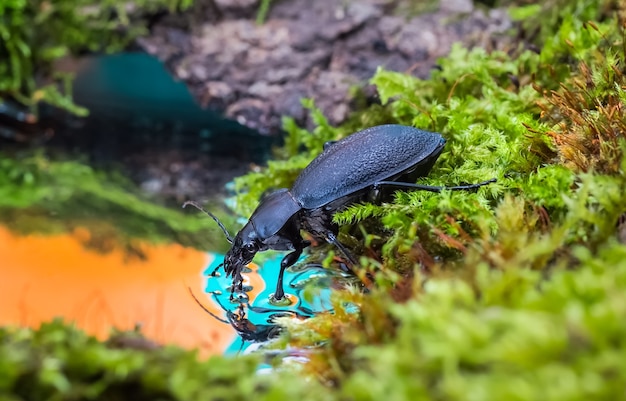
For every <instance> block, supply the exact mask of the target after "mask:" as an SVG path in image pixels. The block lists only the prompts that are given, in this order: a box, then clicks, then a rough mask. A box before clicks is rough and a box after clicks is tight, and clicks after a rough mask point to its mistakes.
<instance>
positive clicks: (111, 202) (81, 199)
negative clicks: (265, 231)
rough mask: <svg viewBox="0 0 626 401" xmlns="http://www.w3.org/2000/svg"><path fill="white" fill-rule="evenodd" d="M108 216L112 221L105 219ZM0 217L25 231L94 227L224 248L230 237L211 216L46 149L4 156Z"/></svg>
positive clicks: (127, 238)
mask: <svg viewBox="0 0 626 401" xmlns="http://www.w3.org/2000/svg"><path fill="white" fill-rule="evenodd" d="M103 215H106V216H109V217H110V220H108V221H106V222H104V221H102V219H101V217H102V216H103ZM0 220H1V221H2V222H3V223H4V224H7V225H8V226H9V227H10V228H11V229H13V230H16V231H19V232H31V231H37V232H48V233H55V232H65V231H68V230H71V229H73V228H74V227H78V226H81V227H87V228H93V229H94V230H93V233H94V235H97V233H98V232H100V233H101V234H102V235H105V236H111V235H113V236H118V237H120V238H119V239H120V240H122V242H123V243H124V242H132V240H133V239H145V240H148V241H151V242H162V241H165V240H175V241H178V242H180V243H182V244H185V245H192V246H196V247H199V248H203V249H206V247H207V246H208V244H212V245H211V247H212V248H214V249H215V248H218V249H219V248H220V247H223V246H224V242H225V241H224V239H223V235H222V234H221V232H219V230H217V228H216V227H215V224H214V222H213V221H212V220H210V219H208V218H202V217H201V216H199V215H198V214H197V213H185V214H182V213H181V211H177V210H172V209H170V208H166V207H164V206H159V205H157V204H154V203H151V202H148V201H147V200H146V199H142V198H141V197H140V196H138V195H137V193H136V191H134V190H132V186H131V184H130V183H129V182H128V181H126V180H125V179H123V178H122V177H114V176H111V175H108V176H107V175H105V174H103V173H99V172H96V171H94V170H93V169H92V168H91V167H89V166H87V165H85V164H82V163H80V162H75V161H60V160H56V161H55V160H50V159H49V158H47V157H45V156H43V155H42V154H33V155H24V156H21V157H15V158H13V157H11V158H8V157H2V158H0ZM95 242H97V241H95ZM94 245H96V244H94Z"/></svg>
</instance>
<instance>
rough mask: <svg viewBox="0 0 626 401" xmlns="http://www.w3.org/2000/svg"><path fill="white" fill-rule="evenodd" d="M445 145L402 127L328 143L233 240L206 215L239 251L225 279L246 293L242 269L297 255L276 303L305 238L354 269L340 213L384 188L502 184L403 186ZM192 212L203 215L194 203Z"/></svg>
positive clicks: (227, 261)
mask: <svg viewBox="0 0 626 401" xmlns="http://www.w3.org/2000/svg"><path fill="white" fill-rule="evenodd" d="M445 143H446V141H445V139H444V138H443V137H442V136H441V135H439V134H437V133H434V132H428V131H423V130H420V129H416V128H412V127H407V126H402V125H380V126H376V127H371V128H367V129H365V130H363V131H359V132H357V133H354V134H352V135H350V136H348V137H346V138H343V139H341V140H339V141H335V142H329V143H327V144H326V145H325V146H324V151H323V152H322V153H321V154H320V155H319V156H317V157H316V158H315V159H313V161H312V162H311V163H310V164H309V165H308V166H307V167H306V168H305V169H304V170H303V171H302V172H301V173H300V175H299V176H298V178H296V181H295V182H294V184H293V186H292V187H291V189H290V190H289V189H279V190H278V191H276V192H273V193H272V194H270V195H268V196H267V197H266V198H265V199H263V200H262V202H261V203H260V204H259V206H258V207H257V209H256V210H255V211H254V213H252V216H251V217H250V219H249V220H248V223H247V224H246V225H245V226H244V227H243V228H242V229H241V231H239V232H238V233H237V235H236V236H235V238H234V239H233V238H232V237H231V236H230V235H229V234H228V232H227V231H226V229H225V228H224V226H223V225H222V224H221V223H220V222H219V221H218V220H217V218H216V217H215V216H213V215H212V214H211V213H209V212H206V211H205V212H206V213H207V214H209V215H210V216H211V217H212V218H213V219H214V220H216V221H217V222H218V224H219V225H220V227H221V228H222V230H223V231H224V233H225V234H226V236H227V238H228V240H229V242H230V243H231V244H232V247H231V248H230V250H229V251H228V252H227V253H226V256H225V258H224V262H223V263H222V264H221V265H220V266H218V268H219V267H221V266H222V265H223V266H224V271H225V272H226V276H227V277H232V279H233V287H232V288H233V291H234V290H235V288H238V289H239V291H241V290H242V288H243V277H242V276H241V272H242V269H243V268H244V267H245V266H246V265H247V264H248V263H250V262H251V261H252V258H254V255H255V254H256V253H257V252H261V251H266V250H268V249H274V250H278V251H292V252H291V253H289V254H287V255H286V256H285V257H284V258H283V260H282V261H281V265H280V273H279V276H278V283H277V286H276V291H275V293H274V298H275V299H282V298H283V297H284V291H283V274H284V271H285V269H286V268H287V267H289V266H291V265H293V264H294V263H295V262H296V261H297V260H298V258H299V257H300V255H301V254H302V250H303V249H304V248H306V247H307V246H309V245H310V242H309V241H305V240H304V239H303V238H302V236H301V234H300V230H304V231H307V232H308V233H309V234H311V235H312V236H313V237H314V238H320V239H324V240H325V241H327V242H329V243H331V244H333V245H335V246H336V247H337V248H338V249H339V250H340V251H341V252H342V253H343V254H344V255H345V256H346V258H347V259H348V260H349V261H350V263H351V264H352V265H355V264H356V263H357V262H356V260H355V259H354V258H353V257H352V256H351V255H350V253H349V252H348V251H347V250H346V249H345V247H344V246H343V245H342V244H341V243H340V242H339V241H338V240H337V233H338V229H339V227H338V226H337V225H336V224H334V223H333V222H332V217H333V214H334V213H335V212H337V211H339V210H341V209H343V208H345V207H346V206H347V205H349V204H351V203H354V202H358V201H364V200H374V201H375V200H376V199H377V198H378V197H379V195H380V190H381V189H383V188H385V187H390V188H393V187H396V188H406V189H420V190H426V191H431V192H440V191H441V190H443V189H447V190H467V189H474V188H478V187H480V186H482V185H485V184H488V183H490V182H494V181H495V179H491V180H488V181H484V182H481V183H478V184H471V185H462V186H454V187H436V186H428V185H419V184H414V183H409V182H399V181H397V180H399V179H402V180H405V181H406V180H408V181H412V182H415V180H416V179H417V178H418V177H423V176H426V175H427V174H428V173H429V172H430V170H431V168H432V167H433V165H434V164H435V161H436V160H437V158H438V157H439V155H440V154H441V152H442V151H443V147H444V145H445ZM187 204H192V205H194V206H196V207H198V208H200V207H199V206H198V205H196V204H195V203H193V202H186V203H185V205H187ZM185 205H183V207H184V206H185Z"/></svg>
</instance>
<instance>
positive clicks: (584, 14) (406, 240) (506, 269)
mask: <svg viewBox="0 0 626 401" xmlns="http://www.w3.org/2000/svg"><path fill="white" fill-rule="evenodd" d="M618 6H619V5H617V4H616V3H615V2H610V1H602V0H599V1H582V0H580V1H572V2H560V1H556V2H546V3H542V5H541V6H540V7H537V6H533V7H530V8H526V9H524V10H521V12H518V14H517V16H518V17H519V18H528V19H527V20H524V21H523V22H522V25H523V26H524V27H526V28H525V29H528V30H530V31H532V30H533V29H538V28H537V27H541V31H540V34H538V35H534V40H535V41H536V44H537V45H539V49H540V52H535V51H528V50H524V49H521V48H520V49H519V50H514V51H510V52H508V53H504V52H492V53H487V52H486V51H484V50H482V49H473V50H466V49H463V48H461V47H460V46H455V47H454V48H453V50H452V52H451V54H450V55H449V56H448V57H446V58H444V59H442V60H440V63H439V65H440V67H441V68H440V69H439V70H435V71H433V72H432V75H431V77H430V79H428V80H420V79H417V78H414V77H412V76H409V75H406V74H402V73H396V72H390V71H385V70H384V69H382V68H381V69H379V71H378V72H377V74H376V75H375V76H374V77H373V79H372V81H371V82H372V83H373V84H374V85H375V86H376V87H377V89H378V93H379V94H380V99H381V101H382V103H383V106H382V107H373V108H371V109H370V110H368V111H366V112H365V113H364V114H363V115H359V116H355V117H354V118H353V119H352V120H351V121H350V122H349V123H348V124H346V125H344V126H342V127H339V128H337V129H335V130H333V129H332V128H330V127H328V126H327V125H325V121H324V120H323V119H320V117H319V115H317V118H318V120H320V121H321V127H320V128H319V132H318V131H315V132H314V133H313V135H309V134H307V133H306V132H305V131H303V130H301V129H299V128H297V127H295V126H294V125H293V124H292V123H290V122H289V121H288V122H287V123H286V125H285V127H286V129H287V131H288V132H289V139H288V140H287V146H286V148H285V149H282V150H279V151H278V152H277V155H278V157H280V158H284V159H288V158H289V157H293V156H294V155H296V154H298V156H296V157H295V158H292V159H289V160H281V161H279V162H276V163H277V164H272V165H270V166H269V167H268V169H267V170H263V171H259V172H257V173H256V175H254V176H248V177H244V178H242V179H240V180H239V181H238V182H239V183H240V185H239V189H240V190H246V191H247V190H250V191H254V193H255V194H256V195H258V194H261V193H262V192H263V191H264V190H265V189H267V188H270V187H272V186H273V185H272V184H274V183H276V182H279V183H280V185H281V186H288V185H289V184H290V183H291V180H293V178H294V177H295V176H296V174H297V171H298V168H301V166H304V165H306V163H307V162H308V161H309V160H311V159H312V158H313V157H314V156H315V155H316V154H317V152H319V149H320V146H321V143H322V142H323V141H324V140H327V139H336V138H340V137H343V136H345V135H346V134H349V133H350V132H353V131H354V130H355V128H359V129H360V128H363V127H364V126H367V125H373V124H380V123H390V122H393V123H400V124H405V125H411V126H415V127H419V128H422V129H427V130H431V131H437V132H440V133H442V135H443V136H444V137H445V138H446V139H447V145H446V148H445V150H444V152H443V153H442V155H441V157H440V158H439V160H438V162H437V163H436V164H435V166H434V168H433V170H432V172H431V174H430V175H429V176H428V177H426V178H423V179H421V182H422V183H424V184H429V185H455V184H458V183H463V182H477V181H481V180H485V179H488V178H491V177H496V178H498V183H497V184H493V185H490V186H487V187H483V188H481V189H480V190H478V191H477V192H475V193H467V192H458V193H456V192H444V193H441V194H432V193H425V192H419V191H413V192H402V191H399V192H397V193H396V195H395V197H394V199H393V200H392V201H391V202H389V203H385V204H382V205H371V204H364V205H353V206H350V207H349V208H348V209H347V210H345V211H343V212H341V213H339V214H337V215H336V216H335V222H337V223H339V224H341V225H346V224H358V225H360V227H361V228H362V231H365V227H367V230H369V231H368V232H367V233H365V234H364V235H363V237H364V238H365V240H364V241H363V242H364V243H365V246H364V249H363V248H355V249H354V250H353V251H355V253H357V254H359V253H361V252H362V253H363V254H364V255H368V257H367V258H366V257H362V258H361V262H362V265H363V266H359V267H357V268H355V270H356V274H357V275H359V277H360V279H361V281H362V283H363V285H364V286H366V287H367V288H368V290H369V291H368V293H367V294H363V293H361V292H360V291H358V290H356V289H354V288H351V287H348V288H346V289H344V290H343V291H337V292H335V293H334V295H333V299H332V302H331V303H332V305H331V306H332V308H333V310H334V312H333V313H332V314H325V315H320V316H317V317H315V318H313V319H310V320H308V321H306V322H304V323H302V322H298V323H294V322H293V321H285V322H284V324H285V326H286V327H287V329H288V330H287V332H288V334H287V337H286V339H285V341H287V342H289V343H290V344H292V345H296V346H300V347H307V346H310V345H311V344H320V343H323V344H324V346H323V347H320V349H319V352H318V353H317V354H314V355H313V356H312V358H311V361H310V362H309V363H308V364H307V365H306V366H307V368H308V369H309V370H310V371H312V372H313V373H314V375H315V376H316V377H319V378H320V379H321V380H322V381H323V382H324V383H327V384H332V385H333V386H334V388H336V389H337V393H336V397H337V398H338V399H354V400H378V399H396V400H405V399H407V400H408V399H411V400H414V399H440V400H457V399H458V400H467V399H470V400H489V399H493V400H502V399H515V400H540V399H541V400H578V399H580V400H587V399H607V400H610V399H619V398H622V397H623V394H624V391H625V389H626V384H625V383H626V376H625V375H624V371H625V369H626V362H625V361H626V342H625V341H624V338H626V326H625V325H624V324H623V322H624V321H625V320H626V308H624V306H623V305H626V299H624V294H626V263H625V262H624V261H625V259H626V245H625V244H626V223H625V221H626V218H625V216H626V192H625V191H624V188H626V158H625V157H624V150H625V149H626V134H625V132H626V127H625V126H624V120H625V118H624V114H623V113H624V110H626V103H625V102H626V96H624V87H625V85H626V82H624V66H626V50H625V49H626V47H625V42H624V38H625V37H626V35H625V32H624V26H623V22H620V21H618V18H617V17H616V14H615V13H610V12H609V11H611V10H615V9H618ZM545 7H548V8H545ZM621 7H622V10H619V9H618V11H621V12H623V11H624V10H623V5H621ZM518 11H519V10H518ZM589 19H591V20H592V21H589ZM533 27H534V28H533ZM531 36H532V35H531ZM309 106H312V105H311V104H309ZM359 123H360V124H359ZM322 133H323V134H322ZM302 150H304V152H302V153H298V152H300V151H302ZM286 166H289V167H290V169H289V174H285V172H286V171H287V169H286V168H285V167H286ZM277 167H280V168H277ZM268 177H271V178H268ZM240 206H241V205H240ZM253 207H254V205H253V203H252V202H250V199H246V202H245V207H244V208H240V209H239V210H240V211H246V212H248V211H249V210H251V209H253ZM354 232H355V230H352V231H346V232H344V233H343V234H344V236H345V235H346V234H348V233H349V234H354ZM372 232H373V233H375V234H372ZM374 236H377V237H380V238H383V239H385V240H386V243H385V245H384V246H382V247H380V246H379V247H373V246H372V245H371V242H370V240H371V239H372V238H373V237H374Z"/></svg>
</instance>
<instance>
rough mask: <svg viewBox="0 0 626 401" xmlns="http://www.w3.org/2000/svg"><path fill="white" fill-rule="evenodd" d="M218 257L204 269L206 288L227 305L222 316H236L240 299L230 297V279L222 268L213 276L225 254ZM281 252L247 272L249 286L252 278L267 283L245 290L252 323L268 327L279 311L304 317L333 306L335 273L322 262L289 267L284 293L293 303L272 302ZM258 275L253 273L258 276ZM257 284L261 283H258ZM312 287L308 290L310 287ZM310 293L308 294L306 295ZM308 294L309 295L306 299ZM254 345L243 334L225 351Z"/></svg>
mask: <svg viewBox="0 0 626 401" xmlns="http://www.w3.org/2000/svg"><path fill="white" fill-rule="evenodd" d="M213 256H215V258H214V259H213V262H212V263H211V264H210V265H209V266H208V267H207V268H206V269H205V270H204V273H203V274H204V276H205V277H206V279H207V281H206V287H205V292H206V293H208V294H211V295H212V298H213V302H216V303H218V304H221V307H223V308H226V309H227V311H224V314H223V318H224V319H228V316H229V315H230V316H231V317H232V316H233V313H236V312H237V310H238V308H239V306H240V302H239V301H231V300H230V295H231V294H230V285H231V279H230V278H228V279H227V278H226V277H225V274H224V272H223V270H222V269H220V271H219V273H220V275H219V276H215V277H213V276H211V273H213V271H214V270H215V268H216V267H217V266H218V265H219V264H220V263H222V261H223V259H224V255H220V254H213ZM281 260H282V256H281V255H277V256H276V257H274V258H271V259H267V260H266V261H265V262H264V263H263V266H262V267H259V268H258V271H255V270H252V271H248V272H246V273H244V286H250V285H251V282H259V281H261V282H262V283H264V284H263V285H264V288H263V290H262V291H261V292H260V293H257V292H258V290H259V289H258V288H254V287H252V288H249V289H248V290H247V291H246V292H247V293H248V294H249V295H250V294H252V295H250V299H249V301H248V304H247V306H248V307H246V308H245V313H246V316H245V317H246V319H248V320H249V321H250V323H252V324H253V325H259V327H267V326H268V325H273V324H274V323H273V322H272V319H273V318H274V317H276V316H280V315H285V314H289V315H294V316H298V317H301V318H306V317H311V316H313V315H314V314H315V313H317V312H321V311H327V310H329V309H330V303H329V298H330V279H331V276H332V274H331V273H329V271H328V270H326V269H324V268H322V267H321V266H320V265H315V264H305V265H298V264H296V266H294V267H292V268H290V269H287V270H286V272H285V280H284V282H285V293H286V294H287V295H288V297H289V299H290V300H291V303H290V304H289V305H282V304H280V305H278V304H276V303H275V302H271V296H272V294H273V293H274V291H275V289H276V283H277V281H278V272H279V270H280V261H281ZM255 275H256V277H253V276H255ZM257 286H258V284H257ZM309 289H312V292H311V293H309V292H308V290H309ZM308 294H310V295H309V296H307V295H308ZM305 298H307V299H305ZM250 345H251V342H249V341H246V342H244V341H243V340H242V338H241V337H239V336H238V337H237V339H236V340H235V341H233V343H231V345H230V346H229V347H228V349H227V350H226V351H225V354H234V353H237V352H239V351H240V350H243V349H245V348H247V347H248V346H250Z"/></svg>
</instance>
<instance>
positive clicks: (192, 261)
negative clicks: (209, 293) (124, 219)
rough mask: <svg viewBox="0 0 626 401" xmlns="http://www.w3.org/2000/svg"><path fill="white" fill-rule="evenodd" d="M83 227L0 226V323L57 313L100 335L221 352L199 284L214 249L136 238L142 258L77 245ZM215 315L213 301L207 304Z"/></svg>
mask: <svg viewBox="0 0 626 401" xmlns="http://www.w3.org/2000/svg"><path fill="white" fill-rule="evenodd" d="M85 235H86V233H84V232H81V230H76V231H75V232H74V233H72V234H64V235H55V236H42V235H28V236H18V235H16V234H13V233H11V232H10V231H8V230H7V229H5V228H3V227H0V255H2V256H1V260H0V275H1V276H2V280H1V281H0V294H2V302H1V303H0V324H1V325H7V324H8V325H21V326H30V327H38V326H39V325H40V324H41V322H45V321H50V320H51V319H54V318H55V317H62V318H63V319H64V320H66V321H72V322H75V323H76V324H77V325H78V326H79V327H81V328H82V329H84V330H86V331H87V332H89V333H90V334H93V335H96V336H97V337H99V338H101V339H103V338H106V337H107V336H108V334H109V333H110V330H111V328H112V327H116V328H119V329H125V330H130V329H133V328H134V327H136V326H140V327H141V331H142V333H144V335H146V336H147V337H148V338H149V339H152V340H154V341H156V342H158V343H162V344H166V343H173V344H178V345H180V346H183V347H186V348H192V347H194V348H198V349H199V350H200V351H201V354H203V355H210V354H215V353H223V352H224V351H225V350H226V349H227V348H228V347H229V346H230V345H231V344H232V343H233V342H234V341H235V339H236V337H237V336H236V333H235V331H234V330H233V329H232V327H230V326H228V325H225V324H223V323H221V322H219V321H216V320H215V319H212V318H210V317H209V316H207V313H206V312H205V311H204V310H202V309H201V308H200V307H198V305H197V304H196V302H195V300H194V299H193V297H191V296H190V294H189V290H188V288H192V289H193V288H196V289H198V290H200V289H201V288H202V284H203V281H204V276H203V271H204V270H205V269H206V267H207V266H208V265H209V264H211V263H212V261H213V259H214V256H212V255H210V254H208V253H205V252H201V251H197V250H194V249H191V248H185V247H183V246H180V245H176V244H168V245H143V246H142V247H141V248H142V251H143V253H144V255H145V257H144V258H139V257H137V256H130V255H128V254H127V253H125V252H123V251H122V250H113V251H110V252H107V253H101V252H97V251H94V250H91V249H87V248H85V246H84V245H83V243H82V240H84V236H85ZM208 307H209V308H211V309H212V310H213V312H214V313H216V314H220V315H221V314H222V313H223V312H222V310H221V308H219V307H218V306H213V305H208Z"/></svg>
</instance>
